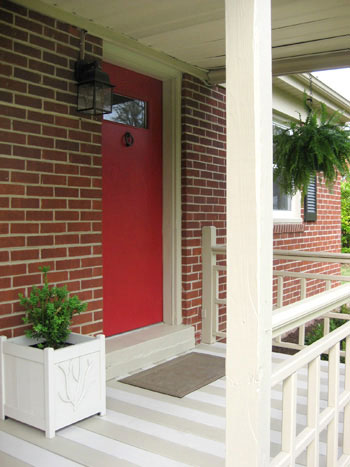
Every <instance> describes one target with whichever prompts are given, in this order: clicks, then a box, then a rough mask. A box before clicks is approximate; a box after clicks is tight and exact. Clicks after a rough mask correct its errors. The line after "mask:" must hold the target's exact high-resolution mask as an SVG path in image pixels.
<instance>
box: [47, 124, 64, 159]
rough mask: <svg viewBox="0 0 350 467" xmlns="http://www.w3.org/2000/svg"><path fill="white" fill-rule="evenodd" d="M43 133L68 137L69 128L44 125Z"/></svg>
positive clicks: (56, 136) (57, 136)
mask: <svg viewBox="0 0 350 467" xmlns="http://www.w3.org/2000/svg"><path fill="white" fill-rule="evenodd" d="M43 135H46V136H53V137H55V138H66V137H67V130H66V129H65V128H57V127H55V126H44V127H43ZM52 152H53V151H52ZM55 152H56V153H57V152H59V151H55Z"/></svg>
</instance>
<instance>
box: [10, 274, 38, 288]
mask: <svg viewBox="0 0 350 467" xmlns="http://www.w3.org/2000/svg"><path fill="white" fill-rule="evenodd" d="M40 282H41V275H40V274H36V275H28V274H26V275H25V276H17V277H14V278H13V285H14V287H21V286H28V285H38V284H40Z"/></svg>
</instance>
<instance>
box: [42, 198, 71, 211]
mask: <svg viewBox="0 0 350 467" xmlns="http://www.w3.org/2000/svg"><path fill="white" fill-rule="evenodd" d="M41 207H42V209H66V207H67V200H65V199H42V200H41Z"/></svg>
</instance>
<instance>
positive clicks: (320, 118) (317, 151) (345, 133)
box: [273, 98, 350, 195]
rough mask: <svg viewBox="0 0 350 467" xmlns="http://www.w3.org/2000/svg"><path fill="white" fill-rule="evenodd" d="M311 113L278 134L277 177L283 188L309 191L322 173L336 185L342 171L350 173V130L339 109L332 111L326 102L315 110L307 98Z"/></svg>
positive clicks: (276, 150)
mask: <svg viewBox="0 0 350 467" xmlns="http://www.w3.org/2000/svg"><path fill="white" fill-rule="evenodd" d="M304 103H305V107H306V109H307V111H308V115H307V117H306V119H305V121H303V120H302V119H301V116H300V117H299V120H298V121H297V122H291V123H290V126H289V128H286V129H283V130H281V131H280V132H279V133H278V134H276V135H274V138H273V141H274V179H275V180H276V181H278V183H279V184H280V186H281V188H282V190H283V191H284V192H285V193H287V194H291V195H294V194H295V193H296V192H297V191H301V192H302V194H303V195H305V194H306V192H307V188H308V186H309V182H310V179H311V178H312V177H313V176H314V175H316V174H317V173H320V172H321V173H322V175H323V178H324V180H325V183H326V186H327V187H328V188H330V189H332V186H333V185H334V183H335V181H336V180H337V178H338V176H339V175H342V176H345V175H348V174H349V163H350V139H349V136H350V131H349V128H346V127H344V126H343V125H342V124H341V123H339V120H340V114H339V113H338V112H335V113H333V114H332V115H331V116H329V115H328V113H327V109H326V106H325V104H323V103H322V104H321V107H320V110H319V111H317V110H314V109H313V108H312V107H310V106H309V105H308V103H307V100H306V98H305V99H304Z"/></svg>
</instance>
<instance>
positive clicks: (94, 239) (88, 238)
mask: <svg viewBox="0 0 350 467" xmlns="http://www.w3.org/2000/svg"><path fill="white" fill-rule="evenodd" d="M101 242H102V235H100V234H95V233H93V234H82V235H81V243H101Z"/></svg>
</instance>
